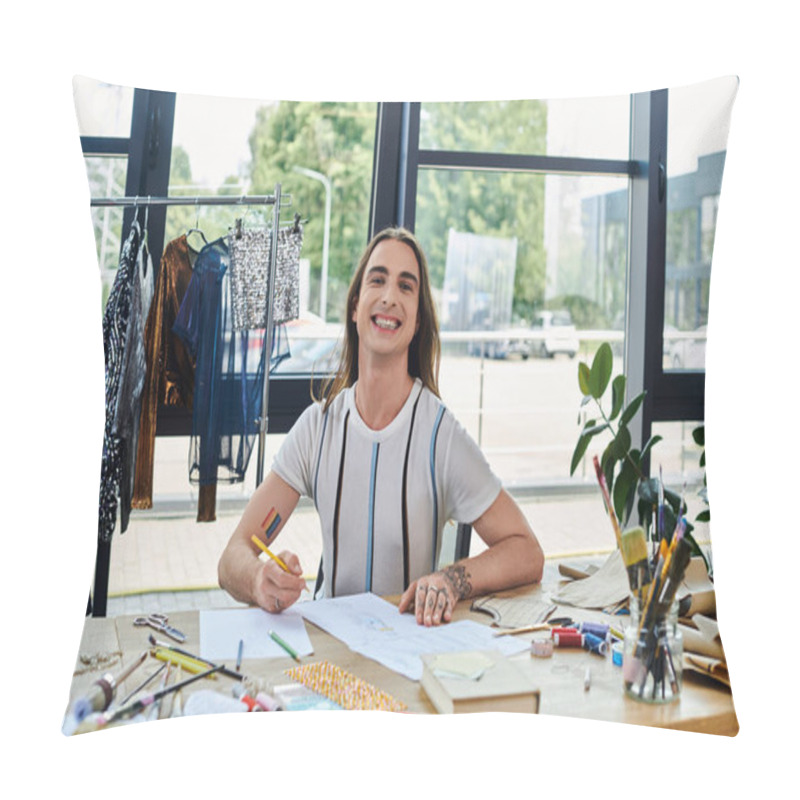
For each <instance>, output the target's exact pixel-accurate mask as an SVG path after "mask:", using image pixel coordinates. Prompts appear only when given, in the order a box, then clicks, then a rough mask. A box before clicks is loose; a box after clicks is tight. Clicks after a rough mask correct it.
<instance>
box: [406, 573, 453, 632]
mask: <svg viewBox="0 0 800 800" xmlns="http://www.w3.org/2000/svg"><path fill="white" fill-rule="evenodd" d="M457 600H458V598H457V597H456V593H455V589H454V587H453V584H452V582H451V581H450V579H449V578H448V577H447V575H445V574H444V573H442V572H434V573H433V574H432V575H425V576H423V577H422V578H419V579H418V580H416V581H414V582H413V583H412V584H411V585H410V586H409V587H408V589H406V590H405V592H403V596H402V597H401V598H400V604H399V605H398V610H399V611H400V613H401V614H402V613H403V612H404V611H406V610H407V609H409V608H411V606H412V605H413V606H414V613H415V615H416V618H417V623H418V624H419V625H425V626H426V627H430V626H431V625H439V624H441V623H442V622H450V620H451V619H452V617H453V609H454V608H455V606H456V602H457Z"/></svg>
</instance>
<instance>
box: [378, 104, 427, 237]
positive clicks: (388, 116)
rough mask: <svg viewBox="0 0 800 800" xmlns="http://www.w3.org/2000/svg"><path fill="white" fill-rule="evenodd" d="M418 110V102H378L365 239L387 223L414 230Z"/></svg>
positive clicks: (387, 224)
mask: <svg viewBox="0 0 800 800" xmlns="http://www.w3.org/2000/svg"><path fill="white" fill-rule="evenodd" d="M419 109H420V105H419V103H380V104H379V105H378V119H377V123H376V129H375V156H374V161H373V166H372V197H371V198H370V215H369V236H368V238H372V237H373V236H374V235H375V234H376V233H377V232H378V231H380V230H381V229H383V228H385V227H387V226H390V225H403V226H405V227H407V228H409V229H410V230H413V229H414V210H415V208H416V192H417V154H418V147H419Z"/></svg>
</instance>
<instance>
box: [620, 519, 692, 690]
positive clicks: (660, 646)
mask: <svg viewBox="0 0 800 800" xmlns="http://www.w3.org/2000/svg"><path fill="white" fill-rule="evenodd" d="M684 529H685V521H684V520H681V521H679V523H678V527H677V529H676V531H675V533H674V534H673V536H672V541H671V542H670V544H669V546H668V545H667V544H666V541H665V540H662V543H661V548H660V553H659V556H658V559H657V562H656V565H655V569H654V571H653V576H652V579H651V581H650V583H649V584H648V585H647V586H645V587H640V588H638V590H635V591H633V592H632V594H631V599H630V623H629V625H628V627H627V629H626V631H625V645H624V650H623V656H622V675H623V680H624V682H625V691H626V692H627V694H628V695H629V696H630V697H633V698H635V699H636V700H643V701H646V702H650V703H668V702H671V701H672V700H676V699H677V698H678V697H680V692H681V684H682V677H683V637H682V635H681V633H680V630H679V629H678V602H677V600H676V599H675V593H676V591H677V589H678V586H679V585H680V583H681V581H682V580H683V576H684V574H685V572H686V566H687V564H688V563H689V559H690V558H691V546H690V545H689V543H688V542H687V541H686V539H684V538H683V532H684ZM632 588H633V587H632Z"/></svg>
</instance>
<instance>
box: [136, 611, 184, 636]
mask: <svg viewBox="0 0 800 800" xmlns="http://www.w3.org/2000/svg"><path fill="white" fill-rule="evenodd" d="M168 623H169V618H168V617H167V616H166V614H148V615H147V616H146V617H136V619H134V621H133V624H134V625H149V626H150V627H151V628H155V630H157V631H160V632H161V633H166V634H167V636H169V637H170V639H174V640H175V641H176V642H185V641H186V636H185V635H184V634H183V633H181V632H180V631H179V630H178V629H177V628H173V627H172V626H171V625H169V624H168Z"/></svg>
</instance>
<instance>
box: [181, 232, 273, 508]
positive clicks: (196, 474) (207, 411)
mask: <svg viewBox="0 0 800 800" xmlns="http://www.w3.org/2000/svg"><path fill="white" fill-rule="evenodd" d="M228 267H229V253H228V247H227V245H226V243H225V242H224V240H222V239H217V240H216V241H213V242H211V243H209V244H208V245H206V246H205V247H204V248H203V249H202V250H201V251H200V254H199V255H198V256H197V261H196V262H195V265H194V271H193V274H192V279H191V282H190V283H189V287H188V289H187V291H186V296H185V298H184V300H183V303H182V304H181V308H180V311H179V313H178V316H177V319H176V320H175V324H174V326H173V331H174V332H175V334H176V335H178V336H180V337H181V338H182V339H183V341H184V342H185V344H186V347H187V350H188V352H189V353H190V354H191V355H192V356H193V357H194V359H195V380H194V400H193V406H192V438H191V445H190V454H189V464H190V467H189V480H190V482H191V483H193V484H195V485H198V486H199V487H200V489H199V498H198V512H197V521H198V522H212V521H213V520H214V519H216V486H217V484H218V483H238V482H240V481H242V480H244V475H245V472H246V470H247V465H248V463H249V460H250V454H251V452H252V449H253V443H254V439H255V435H256V433H257V432H258V420H259V417H260V416H261V406H262V395H263V387H264V355H265V353H264V350H265V348H264V347H263V338H264V336H263V333H264V332H263V330H261V331H253V332H250V331H234V330H233V315H232V313H231V294H230V276H229V270H228ZM273 353H277V354H278V355H277V356H275V357H274V358H273V359H272V360H271V363H275V364H277V362H279V361H280V360H282V358H285V357H286V356H287V355H288V347H287V346H286V340H285V337H280V336H276V337H275V341H274V342H273Z"/></svg>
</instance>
